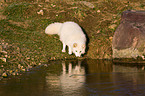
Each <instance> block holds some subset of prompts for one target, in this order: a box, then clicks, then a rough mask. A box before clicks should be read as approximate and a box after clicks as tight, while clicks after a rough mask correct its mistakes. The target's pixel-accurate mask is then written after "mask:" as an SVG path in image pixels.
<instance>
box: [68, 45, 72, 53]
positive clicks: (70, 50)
mask: <svg viewBox="0 0 145 96" xmlns="http://www.w3.org/2000/svg"><path fill="white" fill-rule="evenodd" d="M68 48H69V49H68V54H72V48H71V47H70V46H68Z"/></svg>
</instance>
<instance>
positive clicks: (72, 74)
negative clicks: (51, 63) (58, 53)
mask: <svg viewBox="0 0 145 96" xmlns="http://www.w3.org/2000/svg"><path fill="white" fill-rule="evenodd" d="M61 65H62V72H61V75H59V76H58V75H57V74H52V73H48V76H47V77H46V80H47V84H49V85H51V86H52V87H53V88H57V89H58V88H61V90H62V92H63V93H64V94H66V93H67V92H68V91H69V93H73V91H75V90H80V88H81V87H82V86H83V83H84V82H85V76H84V75H85V68H84V67H82V66H81V61H78V63H77V64H74V62H72V63H71V62H69V63H66V62H62V64H61Z"/></svg>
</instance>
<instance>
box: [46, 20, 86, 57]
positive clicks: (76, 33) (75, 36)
mask: <svg viewBox="0 0 145 96" xmlns="http://www.w3.org/2000/svg"><path fill="white" fill-rule="evenodd" d="M45 33H46V34H51V35H52V34H58V35H59V36H60V40H61V41H62V43H63V49H62V52H65V49H66V46H68V48H69V51H68V53H69V54H72V53H74V54H75V55H76V56H77V57H80V56H81V55H82V54H84V53H85V48H86V36H85V34H84V33H83V31H82V29H81V27H80V26H79V25H78V24H77V23H75V22H71V21H68V22H64V23H58V22H56V23H52V24H50V25H48V26H47V27H46V29H45Z"/></svg>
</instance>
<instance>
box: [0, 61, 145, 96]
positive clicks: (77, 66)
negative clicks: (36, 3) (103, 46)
mask: <svg viewBox="0 0 145 96" xmlns="http://www.w3.org/2000/svg"><path fill="white" fill-rule="evenodd" d="M0 96H145V69H144V65H132V66H128V65H125V64H123V65H118V64H113V63H112V61H103V60H83V61H77V60H72V61H52V62H48V64H44V65H43V66H39V67H37V68H34V69H32V70H31V71H29V72H26V73H23V74H22V75H21V76H15V77H9V78H4V79H3V80H1V81H0Z"/></svg>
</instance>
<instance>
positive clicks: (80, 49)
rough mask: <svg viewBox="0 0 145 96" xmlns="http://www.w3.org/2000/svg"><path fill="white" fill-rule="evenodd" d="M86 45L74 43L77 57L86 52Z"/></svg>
mask: <svg viewBox="0 0 145 96" xmlns="http://www.w3.org/2000/svg"><path fill="white" fill-rule="evenodd" d="M85 49H86V45H85V44H78V43H74V44H73V53H74V54H75V55H76V57H80V56H81V55H82V54H84V53H85Z"/></svg>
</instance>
